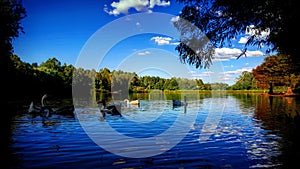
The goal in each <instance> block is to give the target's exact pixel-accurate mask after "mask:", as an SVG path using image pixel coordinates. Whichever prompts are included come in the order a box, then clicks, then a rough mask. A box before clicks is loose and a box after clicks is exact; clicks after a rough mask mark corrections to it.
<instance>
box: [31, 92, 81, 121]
mask: <svg viewBox="0 0 300 169" xmlns="http://www.w3.org/2000/svg"><path fill="white" fill-rule="evenodd" d="M47 97H48V95H47V94H45V95H43V97H42V99H41V106H40V107H39V106H36V105H34V104H33V101H32V102H31V103H30V105H29V108H28V112H29V113H33V114H38V115H40V116H42V117H50V116H51V115H53V114H57V115H65V116H72V117H74V115H75V114H74V110H75V108H74V106H73V105H67V106H63V107H61V108H59V109H57V110H54V109H52V107H51V106H48V105H46V104H45V99H46V98H47Z"/></svg>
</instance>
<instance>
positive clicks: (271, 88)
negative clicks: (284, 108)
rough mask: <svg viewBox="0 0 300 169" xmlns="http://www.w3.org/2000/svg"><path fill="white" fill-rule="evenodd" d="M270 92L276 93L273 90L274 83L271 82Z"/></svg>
mask: <svg viewBox="0 0 300 169" xmlns="http://www.w3.org/2000/svg"><path fill="white" fill-rule="evenodd" d="M269 94H274V92H273V83H270V88H269Z"/></svg>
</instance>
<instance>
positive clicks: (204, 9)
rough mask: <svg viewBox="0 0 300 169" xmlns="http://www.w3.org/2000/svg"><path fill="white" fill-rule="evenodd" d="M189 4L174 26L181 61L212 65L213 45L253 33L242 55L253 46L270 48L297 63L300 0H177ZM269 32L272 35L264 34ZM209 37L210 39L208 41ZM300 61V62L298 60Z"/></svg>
mask: <svg viewBox="0 0 300 169" xmlns="http://www.w3.org/2000/svg"><path fill="white" fill-rule="evenodd" d="M177 1H178V2H180V3H183V4H184V5H185V7H184V8H183V9H182V11H181V13H180V19H179V20H178V21H177V22H175V23H174V26H175V27H176V28H177V29H178V30H179V31H180V33H181V37H180V41H181V43H180V44H179V45H178V46H177V48H176V49H177V51H178V52H179V55H180V58H181V60H183V61H184V62H187V63H189V64H191V65H195V66H196V67H200V68H202V67H204V68H205V67H208V66H209V65H210V64H211V57H212V56H213V54H214V53H213V52H212V51H213V49H211V48H212V46H213V47H223V46H224V45H225V43H229V44H230V45H231V43H232V40H233V39H236V38H237V36H238V35H241V34H243V33H245V31H246V30H247V31H248V32H251V34H249V38H248V41H247V43H246V44H245V46H244V50H243V52H242V53H241V54H240V55H238V56H237V57H240V56H242V55H245V54H246V51H247V47H248V46H250V45H254V46H257V47H258V48H261V47H262V46H264V47H267V50H266V53H269V52H271V51H278V52H279V53H282V54H287V55H291V56H292V59H293V60H294V61H295V63H296V62H297V61H298V59H297V57H298V56H299V50H298V44H297V43H294V42H293V41H292V40H290V39H294V38H295V35H296V36H298V34H297V32H298V30H297V29H298V26H297V22H296V21H298V20H299V14H298V9H299V2H298V1H296V0H243V1H238V0H231V1H227V0H177ZM266 32H267V35H268V36H264V34H265V33H266ZM208 39H209V40H208ZM298 63H299V62H298Z"/></svg>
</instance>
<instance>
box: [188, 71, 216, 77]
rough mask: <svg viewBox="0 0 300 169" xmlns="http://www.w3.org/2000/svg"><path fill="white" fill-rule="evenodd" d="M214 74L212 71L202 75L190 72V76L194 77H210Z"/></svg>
mask: <svg viewBox="0 0 300 169" xmlns="http://www.w3.org/2000/svg"><path fill="white" fill-rule="evenodd" d="M213 73H214V72H212V71H206V72H201V73H196V72H195V71H190V72H189V74H190V75H191V76H192V77H194V78H195V77H209V76H211V75H212V74H213Z"/></svg>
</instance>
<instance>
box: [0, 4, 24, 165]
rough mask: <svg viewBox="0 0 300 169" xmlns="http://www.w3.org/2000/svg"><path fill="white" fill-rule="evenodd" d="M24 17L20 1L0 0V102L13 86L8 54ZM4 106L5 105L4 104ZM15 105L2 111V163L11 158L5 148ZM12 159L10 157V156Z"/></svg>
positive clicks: (6, 162) (20, 30)
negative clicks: (0, 92)
mask: <svg viewBox="0 0 300 169" xmlns="http://www.w3.org/2000/svg"><path fill="white" fill-rule="evenodd" d="M24 17H26V11H25V9H24V8H23V6H22V3H21V1H17V0H0V82H1V86H2V88H1V89H2V91H3V92H4V91H5V93H6V94H4V95H3V96H1V101H0V102H1V103H7V93H9V92H10V89H12V88H13V87H12V86H11V84H13V82H11V79H13V78H14V77H12V76H11V75H13V74H14V73H13V72H12V71H13V70H12V67H13V65H12V62H11V59H10V56H11V54H12V52H13V46H12V40H13V39H14V38H16V37H18V36H19V33H20V32H23V28H22V27H21V24H20V21H21V20H22V19H23V18H24ZM9 95H10V94H9ZM4 106H6V105H4ZM15 108H16V106H15V105H9V106H7V107H4V108H3V109H4V110H6V111H3V112H2V118H1V119H2V120H1V121H0V123H1V125H0V126H1V137H2V139H1V140H0V149H1V153H3V154H1V156H2V157H4V160H3V163H4V164H3V165H4V166H9V161H10V158H11V155H10V152H9V150H8V149H7V147H8V145H9V136H10V128H11V127H10V118H11V114H12V113H11V110H12V112H14V109H15ZM11 159H12V158H11Z"/></svg>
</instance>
